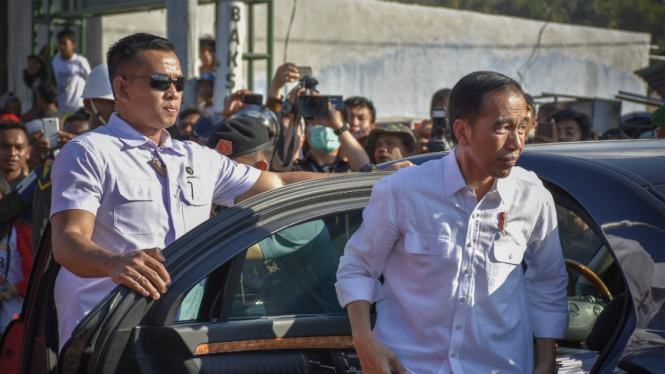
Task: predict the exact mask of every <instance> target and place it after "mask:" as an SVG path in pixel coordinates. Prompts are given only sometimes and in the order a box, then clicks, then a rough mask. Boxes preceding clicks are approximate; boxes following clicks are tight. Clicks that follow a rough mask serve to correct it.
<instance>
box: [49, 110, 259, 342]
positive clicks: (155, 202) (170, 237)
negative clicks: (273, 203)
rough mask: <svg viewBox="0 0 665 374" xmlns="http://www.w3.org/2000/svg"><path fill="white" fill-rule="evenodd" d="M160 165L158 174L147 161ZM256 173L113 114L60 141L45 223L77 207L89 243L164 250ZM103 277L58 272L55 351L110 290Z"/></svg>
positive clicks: (232, 197) (127, 249)
mask: <svg viewBox="0 0 665 374" xmlns="http://www.w3.org/2000/svg"><path fill="white" fill-rule="evenodd" d="M155 157H156V158H158V159H159V160H160V162H161V163H162V165H165V166H166V170H167V173H166V176H162V175H160V174H159V173H158V172H157V170H156V169H155V168H154V167H153V166H151V164H150V161H151V160H152V159H154V158H155ZM260 173H261V172H260V171H259V170H258V169H253V168H251V167H249V166H246V165H239V164H237V163H236V162H234V161H231V160H229V159H228V158H227V157H225V156H222V155H220V154H219V153H217V152H215V151H214V150H212V149H208V148H206V147H203V146H201V145H198V144H195V143H192V142H180V141H177V140H171V138H170V137H169V135H168V132H167V131H166V130H162V146H161V147H160V146H158V145H157V144H155V143H154V142H153V141H152V140H150V139H148V138H147V137H145V136H143V135H142V134H140V133H139V132H138V131H136V130H135V129H134V128H133V127H131V126H130V125H129V124H127V123H126V122H125V121H123V120H122V119H121V118H120V117H118V116H116V115H115V114H113V115H112V116H111V119H110V121H109V124H108V126H102V127H99V128H98V129H96V130H95V131H92V132H89V133H85V134H82V135H79V136H78V137H76V138H75V139H74V140H72V141H70V142H69V143H67V144H66V145H65V146H64V147H63V148H62V150H61V151H60V153H59V154H58V157H57V158H56V159H55V162H54V164H53V171H52V172H51V183H53V201H52V204H51V217H52V216H53V215H54V214H56V213H58V212H61V211H64V210H71V209H79V210H85V211H88V212H90V213H92V214H94V215H95V226H94V230H93V233H92V237H91V239H92V241H93V242H94V243H95V244H97V245H99V246H100V247H101V248H103V249H106V250H108V251H111V252H114V253H128V252H131V251H136V250H140V249H148V248H155V247H158V248H164V247H165V246H167V245H169V244H170V243H172V242H173V241H175V240H176V239H177V238H179V237H180V236H182V235H183V234H185V233H186V232H187V231H189V230H191V229H193V228H194V227H196V226H198V225H199V224H200V223H202V222H203V221H205V220H207V219H208V218H210V208H211V205H212V203H215V204H219V205H223V206H232V205H233V204H234V200H235V198H236V197H237V196H239V195H241V194H243V193H245V192H246V191H248V190H249V189H250V188H251V187H252V186H253V185H254V183H255V182H256V180H257V179H258V178H259V175H260ZM115 286H116V284H115V283H113V281H112V280H111V279H110V278H94V279H93V278H90V279H83V278H79V277H77V276H76V275H74V274H72V273H71V272H70V271H68V270H67V269H65V268H62V269H61V270H60V274H58V278H57V280H56V286H55V300H56V307H57V309H58V319H59V322H60V337H61V338H60V345H61V346H62V345H63V344H64V343H65V341H66V339H67V338H68V337H69V335H70V334H71V332H72V330H73V329H74V327H75V326H76V324H78V322H79V321H80V320H81V319H82V318H83V316H84V315H85V314H86V313H87V312H88V311H90V309H92V307H94V306H95V305H96V304H97V303H98V302H99V301H100V300H101V299H102V298H104V296H106V294H108V293H109V292H110V291H111V290H112V289H113V288H114V287H115Z"/></svg>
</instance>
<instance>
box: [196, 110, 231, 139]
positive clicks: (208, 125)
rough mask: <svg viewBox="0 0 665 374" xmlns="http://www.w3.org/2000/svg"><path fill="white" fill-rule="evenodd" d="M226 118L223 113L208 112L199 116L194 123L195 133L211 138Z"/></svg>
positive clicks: (204, 137)
mask: <svg viewBox="0 0 665 374" xmlns="http://www.w3.org/2000/svg"><path fill="white" fill-rule="evenodd" d="M225 120H226V118H224V117H223V116H222V115H221V114H217V113H212V114H206V115H205V116H202V117H201V118H199V120H198V121H196V124H195V125H194V132H193V133H194V135H196V136H200V137H201V138H203V139H209V138H210V135H212V133H213V132H215V129H216V128H217V127H218V126H219V125H220V124H221V123H223V122H224V121H225Z"/></svg>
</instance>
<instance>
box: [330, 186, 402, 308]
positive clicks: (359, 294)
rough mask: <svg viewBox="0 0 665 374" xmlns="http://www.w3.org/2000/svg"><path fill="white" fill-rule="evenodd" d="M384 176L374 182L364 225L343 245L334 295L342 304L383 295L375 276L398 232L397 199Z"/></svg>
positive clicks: (388, 253)
mask: <svg viewBox="0 0 665 374" xmlns="http://www.w3.org/2000/svg"><path fill="white" fill-rule="evenodd" d="M391 179H392V178H391V177H387V178H384V179H382V180H381V181H379V182H378V183H377V184H375V185H374V188H373V189H372V195H371V197H370V200H369V206H368V207H367V208H365V210H364V211H363V224H362V225H361V226H360V228H359V229H358V231H356V233H355V234H353V236H352V237H351V239H350V240H349V242H348V243H347V244H346V248H344V255H343V256H342V257H341V258H340V264H339V269H338V270H337V283H336V284H335V289H336V290H337V298H338V300H339V303H340V305H341V306H342V307H346V306H347V305H348V304H349V303H351V302H353V301H357V300H367V301H369V302H370V303H373V302H376V301H378V300H381V299H383V298H384V297H385V293H384V291H383V288H382V285H381V282H379V280H378V277H379V276H380V275H381V274H382V273H383V270H384V268H385V265H386V261H387V258H388V256H389V255H390V253H391V252H392V251H393V248H394V245H395V242H397V240H399V238H400V236H401V233H400V230H399V225H398V222H397V216H398V213H397V207H396V206H395V202H396V201H398V200H396V199H395V198H394V196H393V190H392V186H391V183H390V180H391Z"/></svg>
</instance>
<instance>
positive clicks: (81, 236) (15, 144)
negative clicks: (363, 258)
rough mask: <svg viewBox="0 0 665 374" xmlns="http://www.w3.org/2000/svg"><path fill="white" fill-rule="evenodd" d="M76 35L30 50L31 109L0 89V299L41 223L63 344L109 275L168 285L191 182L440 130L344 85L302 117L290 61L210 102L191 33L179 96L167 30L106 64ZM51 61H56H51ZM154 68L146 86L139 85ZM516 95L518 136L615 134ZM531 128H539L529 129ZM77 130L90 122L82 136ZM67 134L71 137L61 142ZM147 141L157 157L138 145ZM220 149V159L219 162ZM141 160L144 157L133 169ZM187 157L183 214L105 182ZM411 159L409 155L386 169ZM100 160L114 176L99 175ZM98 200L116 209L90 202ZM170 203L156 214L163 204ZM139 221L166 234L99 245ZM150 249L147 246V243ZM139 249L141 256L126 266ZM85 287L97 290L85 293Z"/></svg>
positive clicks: (283, 169) (256, 186) (9, 295)
mask: <svg viewBox="0 0 665 374" xmlns="http://www.w3.org/2000/svg"><path fill="white" fill-rule="evenodd" d="M76 42H77V38H76V34H75V33H74V32H72V31H71V30H68V29H65V30H63V31H61V32H60V33H58V34H57V45H58V53H57V54H56V55H55V56H54V57H53V58H52V59H51V60H50V61H49V62H47V60H45V59H44V56H41V55H31V56H28V57H27V60H26V64H27V66H26V69H25V71H24V82H25V84H26V85H27V86H28V87H29V88H30V89H31V90H32V92H34V97H35V104H34V105H33V107H32V108H30V109H28V110H23V109H22V105H21V102H20V101H19V100H18V98H17V97H16V96H15V95H13V94H12V93H6V94H4V95H3V96H2V97H1V98H0V198H1V199H0V211H1V212H2V215H0V245H1V246H2V247H1V248H0V277H1V280H0V282H1V283H0V300H4V302H2V304H1V305H2V306H1V308H2V309H1V310H0V331H2V330H4V328H5V326H6V325H7V323H8V322H9V320H10V319H11V317H12V316H13V315H14V314H15V313H18V312H19V311H20V306H21V302H20V301H21V300H22V299H21V297H22V295H23V293H24V292H25V286H26V282H27V279H28V273H29V270H30V267H31V265H32V259H33V257H34V255H35V254H36V250H37V248H38V245H39V242H40V238H41V234H42V233H43V231H44V229H45V227H46V225H47V223H48V222H49V220H52V223H53V228H54V234H53V244H54V256H55V258H56V260H57V261H58V262H59V263H60V264H62V265H63V267H64V269H63V271H62V272H61V275H59V278H58V284H57V285H56V291H55V293H56V294H55V297H56V304H57V307H58V318H59V320H60V328H61V345H62V344H64V342H65V341H66V339H67V337H68V334H69V333H71V331H72V330H73V328H74V326H75V325H76V323H77V322H78V321H79V320H80V319H81V318H82V317H83V315H84V314H85V313H86V312H87V311H89V310H90V309H91V308H92V307H93V306H94V304H95V303H96V302H97V301H99V300H101V298H102V297H103V295H105V294H106V293H107V292H108V291H110V289H111V288H112V287H113V286H114V285H115V284H124V285H126V286H128V287H130V288H132V289H134V290H136V291H137V292H140V293H141V294H143V295H145V296H151V297H153V298H159V295H160V294H161V293H162V292H164V290H165V289H166V288H167V286H168V284H169V278H168V274H167V273H166V272H165V270H164V268H163V266H162V265H161V262H163V261H164V258H163V256H162V254H161V251H160V249H159V248H164V247H165V246H166V245H168V244H169V243H171V242H173V241H174V240H175V239H176V238H177V237H178V236H180V235H182V233H184V232H185V231H187V230H189V229H191V228H192V227H193V226H195V225H196V224H198V223H200V222H202V221H204V220H205V219H207V218H208V217H209V214H210V209H208V210H207V211H206V207H208V205H205V204H203V205H202V204H197V203H195V202H196V201H198V200H197V199H201V197H200V196H198V195H196V194H197V193H201V194H203V196H204V197H205V198H206V199H207V200H210V201H212V203H215V204H217V205H219V206H222V207H224V206H231V205H233V204H234V203H235V202H238V201H241V200H243V199H245V198H247V197H249V196H252V195H255V194H257V193H260V192H262V191H265V190H268V189H271V188H274V187H276V186H281V185H284V184H288V183H293V182H297V181H301V180H306V179H311V178H319V177H324V176H325V175H324V174H333V173H348V172H365V171H373V170H376V164H380V163H385V162H390V161H395V160H401V159H403V158H406V157H409V156H414V155H418V154H423V153H427V152H429V151H430V147H431V144H432V141H433V138H435V137H436V136H437V133H436V129H435V128H436V124H435V121H434V120H433V119H426V120H424V121H422V123H420V124H418V126H414V128H411V126H408V125H405V124H399V123H395V124H387V125H383V126H378V125H377V122H378V117H377V116H378V114H377V109H376V107H375V105H374V103H373V102H372V100H371V99H370V98H367V97H362V96H353V97H349V98H346V100H344V106H343V109H342V110H337V109H336V108H335V107H334V106H333V105H332V104H331V103H329V105H328V110H327V115H323V116H319V117H316V118H302V117H301V116H300V115H299V114H298V112H297V110H295V108H297V107H298V100H299V98H300V97H301V96H302V95H304V94H309V95H313V96H318V95H319V94H318V92H316V91H315V90H311V89H308V88H306V87H304V86H303V85H302V84H297V85H296V87H295V88H294V89H292V90H290V91H289V92H285V90H284V87H285V86H286V85H287V84H289V83H298V82H300V81H301V80H302V79H303V78H305V77H303V76H300V74H299V72H298V71H299V70H298V67H297V65H296V64H293V63H286V64H284V65H282V66H280V67H279V68H278V69H277V70H276V73H275V76H274V78H273V80H272V84H271V86H270V87H269V90H268V97H267V98H266V100H265V101H264V103H263V104H262V105H257V104H248V103H245V102H244V97H246V96H248V95H251V94H252V92H251V91H248V90H240V91H238V92H234V93H233V94H232V95H230V96H229V97H228V98H227V100H226V103H225V107H224V110H223V111H222V112H220V113H217V112H215V111H214V110H213V101H214V95H213V91H214V90H213V87H214V82H215V79H216V72H215V66H216V63H215V51H214V48H215V44H214V41H211V40H210V39H203V40H201V45H200V47H201V48H200V50H201V54H200V58H201V69H200V77H199V78H198V99H199V105H197V106H194V107H189V108H180V104H179V103H180V100H181V99H182V95H181V92H182V90H183V87H184V79H181V78H180V77H181V76H182V73H181V72H180V67H179V64H178V63H177V58H175V57H174V56H175V54H174V53H173V46H172V44H170V42H168V41H167V40H166V39H163V38H158V37H154V36H151V35H148V34H135V35H132V36H129V37H127V38H123V39H121V40H120V41H118V42H117V43H116V44H115V45H114V46H112V47H111V48H110V49H109V52H108V54H107V64H108V65H107V64H102V65H99V66H97V67H95V68H94V69H91V67H90V65H89V63H88V61H87V59H86V58H85V57H83V56H81V55H79V54H77V53H75V52H74V50H75V49H76ZM132 48H134V49H133V50H132ZM132 53H134V55H132ZM138 54H141V58H137V56H138ZM174 58H175V59H174ZM137 61H138V62H137ZM49 66H50V70H51V71H52V74H48V73H47V72H48V70H49ZM142 74H144V75H142ZM49 77H52V78H49ZM310 78H311V77H310ZM148 80H149V84H147V85H145V84H144V85H140V84H138V83H136V82H138V81H148ZM451 83H452V82H451ZM505 84H507V85H508V86H510V85H513V83H511V82H508V83H505ZM520 90H521V88H520ZM513 91H514V88H513ZM488 92H490V93H491V92H494V91H492V90H489V91H488ZM519 92H521V91H519ZM513 93H514V92H513ZM451 94H455V91H454V89H450V88H443V89H441V90H439V91H437V92H435V93H434V94H433V96H432V100H431V105H430V108H428V109H429V110H430V113H432V112H434V111H435V110H436V109H441V108H446V109H448V108H449V107H450V106H451V105H453V104H452V103H451V102H450V101H451ZM520 94H521V95H522V98H523V100H524V102H525V103H526V108H527V118H526V124H525V129H524V131H523V132H524V136H523V138H522V139H521V141H522V142H526V143H550V142H574V141H591V140H597V139H600V138H603V139H605V138H616V137H613V136H609V135H608V136H604V135H603V134H598V133H597V132H595V131H594V129H593V127H592V123H591V120H590V118H589V117H588V116H587V115H586V114H584V113H581V112H578V111H576V110H574V109H572V108H568V107H565V106H564V105H563V104H560V103H547V104H542V105H538V104H537V103H536V102H535V101H534V100H533V98H532V97H531V96H530V95H528V94H524V93H520ZM156 98H159V100H161V101H159V102H158V103H157V101H158V100H157V99H156ZM453 98H454V99H455V100H461V99H459V96H454V95H453ZM480 100H482V97H480ZM151 105H152V106H151ZM456 105H458V106H459V105H460V104H459V103H457V104H456ZM451 115H456V116H459V113H451ZM52 118H55V119H57V123H58V124H59V127H58V129H57V130H58V131H57V144H52V143H53V139H55V138H50V139H47V137H46V136H45V134H46V132H48V129H47V127H46V123H47V121H45V119H52ZM451 121H452V120H451ZM137 124H140V125H137ZM164 124H167V125H164ZM656 125H657V129H658V128H662V127H664V126H665V124H662V123H657V124H656ZM456 126H457V125H456V123H448V125H447V127H446V128H445V129H443V130H442V133H438V135H440V136H441V139H440V140H441V141H442V144H443V145H444V148H447V150H451V146H454V145H455V144H458V143H459V139H458V137H460V136H462V134H463V130H461V129H458V128H457V127H456ZM539 127H547V130H548V131H542V132H541V131H538V128H539ZM162 129H165V130H166V132H167V133H165V132H164V131H162ZM458 130H459V131H458ZM84 133H88V134H87V135H84V136H81V135H82V134H84ZM544 134H547V135H544ZM653 136H654V137H658V138H665V130H662V131H654V135H653ZM619 137H620V136H619ZM175 140H179V141H178V142H176V141H175ZM463 141H464V142H467V141H468V140H463ZM65 144H71V145H68V146H67V147H64V148H63V146H65ZM123 147H124V148H123ZM126 148H130V150H127V149H126ZM146 150H148V151H149V152H148V153H149V154H151V155H152V156H150V157H148V158H146V157H147V156H145V154H144V153H145V152H144V151H146ZM121 151H122V152H121ZM132 152H133V153H132ZM214 152H216V153H219V154H222V155H224V156H226V157H222V158H216V159H214V158H212V157H211V154H212V153H214ZM183 155H184V156H183ZM181 156H182V157H185V158H186V160H185V161H183V160H181V158H182V157H181ZM137 159H140V160H143V161H146V162H143V163H140V164H136V165H135V167H130V168H128V167H127V165H128V164H132V162H135V160H137ZM144 159H145V160H144ZM230 160H233V162H232V161H230ZM181 164H182V165H183V167H182V170H183V171H185V173H186V174H183V175H187V174H188V175H189V176H191V177H194V176H198V178H199V179H198V180H197V181H195V182H196V183H198V184H197V185H196V189H195V188H194V187H192V188H191V192H186V191H190V190H189V189H183V191H184V192H183V196H184V197H183V201H178V202H177V203H178V204H180V205H181V206H182V209H183V212H185V213H184V214H185V218H184V219H180V221H178V222H176V221H175V220H174V221H173V222H170V221H168V220H166V221H164V222H161V223H159V222H157V223H155V224H154V227H150V228H146V227H139V226H137V225H138V224H144V223H145V222H147V220H144V219H140V218H137V216H136V215H138V216H142V215H148V214H156V215H158V214H157V213H160V212H162V210H164V209H167V208H165V207H154V206H152V205H150V204H149V202H146V201H143V202H142V203H143V205H144V206H143V207H142V208H140V210H141V211H137V210H136V209H134V210H131V211H130V210H127V211H123V210H122V206H119V203H118V200H117V199H116V197H114V196H115V195H114V196H111V197H108V198H107V197H106V194H107V193H110V192H109V191H116V190H117V191H118V193H119V194H120V195H122V194H127V196H124V198H125V199H127V200H132V199H131V198H130V197H131V196H130V195H132V196H133V194H135V193H136V194H139V195H140V194H143V193H144V192H143V190H142V189H140V188H139V187H138V186H136V185H135V184H132V180H133V179H135V178H134V177H133V174H134V173H145V174H150V173H154V172H156V173H158V174H159V175H161V176H162V177H164V176H166V175H167V173H169V174H177V173H181V171H180V170H179V169H176V168H174V167H173V166H172V165H181ZM185 164H186V165H187V166H186V167H185V166H184V165H185ZM54 165H55V166H54ZM409 166H411V164H410V163H409V162H408V161H403V162H400V163H396V164H395V165H393V167H392V170H396V169H399V168H407V167H409ZM302 172H309V173H302ZM109 173H110V175H112V176H113V178H110V179H106V176H107V174H109ZM316 173H318V175H317V174H316ZM139 179H140V178H139ZM157 179H159V177H157ZM187 180H188V181H189V182H188V183H191V182H193V181H194V180H193V179H187ZM162 182H163V180H162ZM110 183H117V185H115V184H113V185H112V184H110ZM206 183H208V184H210V185H211V186H212V187H210V186H208V185H207V184H206ZM156 186H157V187H155V186H145V191H146V192H145V193H147V194H150V193H152V192H151V191H150V189H151V188H153V187H154V188H157V189H158V187H159V183H157V185H156ZM192 186H194V184H192ZM395 188H397V187H395ZM188 194H189V195H188ZM160 196H161V195H160ZM119 198H123V196H120V197H119ZM134 200H142V199H134ZM160 201H161V200H160ZM174 204H175V202H174ZM138 205H140V204H138ZM180 205H179V206H180ZM201 206H203V209H201ZM155 209H156V210H155ZM168 209H171V208H168ZM168 209H167V210H168ZM174 209H175V208H174ZM101 210H104V211H106V212H110V215H109V214H97V212H98V211H101ZM163 213H164V212H163ZM170 213H171V212H170V211H165V214H166V215H167V216H170ZM386 214H388V213H386ZM376 219H377V220H380V219H382V218H381V217H378V216H377V217H376ZM93 228H94V232H93ZM114 228H117V230H115V229H114ZM137 232H151V233H155V234H160V235H152V236H150V237H151V238H158V240H152V241H150V240H148V241H146V240H145V238H141V239H136V237H134V238H133V239H130V240H129V241H128V244H127V243H125V244H124V245H123V248H125V250H123V252H121V253H111V252H109V248H108V247H113V246H114V244H117V243H121V242H123V241H126V240H127V239H126V234H131V233H137ZM104 245H106V246H107V247H104ZM75 248H79V249H75ZM146 248H152V249H150V250H146V251H141V250H145V249H146ZM357 250H360V249H357ZM137 259H139V260H140V261H139V260H137ZM137 261H138V262H139V263H140V264H139V265H136V266H134V265H132V264H136V263H137ZM91 264H97V265H91ZM147 268H150V269H153V270H154V271H150V272H148V271H146V270H145V269H147ZM79 278H88V279H89V278H95V279H96V280H94V281H90V282H88V283H86V284H85V285H82V284H80V283H79V282H75V281H74V280H75V279H79ZM86 293H90V294H94V296H93V297H83V296H81V295H83V294H86Z"/></svg>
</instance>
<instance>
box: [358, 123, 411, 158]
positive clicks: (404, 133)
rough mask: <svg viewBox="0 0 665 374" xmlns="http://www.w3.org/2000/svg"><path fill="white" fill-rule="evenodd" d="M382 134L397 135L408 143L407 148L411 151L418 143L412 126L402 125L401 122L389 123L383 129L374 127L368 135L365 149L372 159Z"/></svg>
mask: <svg viewBox="0 0 665 374" xmlns="http://www.w3.org/2000/svg"><path fill="white" fill-rule="evenodd" d="M381 134H392V135H397V136H399V137H400V138H402V140H404V144H406V148H407V149H408V150H409V152H410V151H413V147H414V146H415V145H416V138H415V136H413V132H412V131H411V129H410V128H408V127H406V126H404V125H400V124H391V125H387V126H386V127H384V128H382V129H374V130H372V131H371V132H370V133H369V135H368V136H367V140H366V141H365V151H366V152H367V154H368V155H369V157H370V158H371V159H373V158H374V151H375V150H376V141H377V140H379V136H380V135H381Z"/></svg>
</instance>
